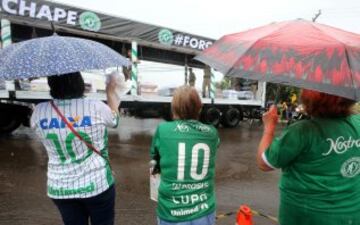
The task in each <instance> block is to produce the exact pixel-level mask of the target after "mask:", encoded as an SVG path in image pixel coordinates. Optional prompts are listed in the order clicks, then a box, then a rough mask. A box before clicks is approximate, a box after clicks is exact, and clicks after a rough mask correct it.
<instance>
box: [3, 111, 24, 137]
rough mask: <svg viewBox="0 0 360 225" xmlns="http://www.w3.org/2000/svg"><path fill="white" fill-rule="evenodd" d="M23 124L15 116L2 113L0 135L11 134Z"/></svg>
mask: <svg viewBox="0 0 360 225" xmlns="http://www.w3.org/2000/svg"><path fill="white" fill-rule="evenodd" d="M20 124H21V121H20V120H19V119H18V118H17V117H16V116H15V115H11V114H9V113H6V112H0V135H4V134H10V133H11V132H13V131H14V130H16V128H18V127H19V126H20Z"/></svg>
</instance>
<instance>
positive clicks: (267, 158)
mask: <svg viewBox="0 0 360 225" xmlns="http://www.w3.org/2000/svg"><path fill="white" fill-rule="evenodd" d="M304 146H305V144H304V140H303V138H302V135H301V131H300V130H299V129H287V130H285V131H284V132H283V133H282V134H281V135H280V136H279V137H278V138H275V139H274V140H273V142H272V143H271V145H270V146H269V148H268V149H267V150H266V151H265V152H264V153H263V155H262V158H263V160H264V162H265V163H266V164H267V165H268V166H269V167H271V168H273V169H275V168H284V167H287V166H289V165H290V164H291V163H292V162H293V160H294V159H295V158H296V157H297V156H298V155H299V154H301V152H302V151H303V150H304Z"/></svg>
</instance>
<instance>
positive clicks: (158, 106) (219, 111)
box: [0, 90, 264, 134]
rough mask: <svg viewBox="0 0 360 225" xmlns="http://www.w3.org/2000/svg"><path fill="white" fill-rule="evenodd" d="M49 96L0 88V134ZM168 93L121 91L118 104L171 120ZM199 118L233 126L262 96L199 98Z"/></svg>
mask: <svg viewBox="0 0 360 225" xmlns="http://www.w3.org/2000/svg"><path fill="white" fill-rule="evenodd" d="M86 97H87V98H91V99H97V100H101V101H106V96H105V93H87V94H86ZM50 99H51V97H50V95H49V93H48V92H44V91H6V90H0V134H4V133H10V132H12V131H13V130H15V129H16V128H17V127H19V126H20V125H21V124H23V125H26V126H28V125H29V118H30V116H31V112H32V109H33V107H34V106H35V105H36V104H37V103H40V102H43V101H48V100H50ZM171 100H172V97H171V96H168V97H164V96H156V95H150V96H136V95H123V96H122V97H121V104H120V106H119V108H120V109H121V111H122V112H124V113H125V114H127V115H130V116H135V117H139V118H155V117H159V118H163V119H165V120H171ZM202 103H203V108H202V113H201V117H200V119H201V121H203V122H205V123H209V124H213V125H214V126H219V125H220V124H221V125H222V126H223V127H230V128H231V127H236V126H237V125H238V124H239V122H240V121H241V120H243V118H244V117H250V118H254V117H255V118H256V117H257V112H259V110H261V109H262V108H263V106H264V104H263V103H264V102H263V101H262V100H238V99H210V98H202Z"/></svg>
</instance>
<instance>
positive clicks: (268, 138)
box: [256, 105, 279, 171]
mask: <svg viewBox="0 0 360 225" xmlns="http://www.w3.org/2000/svg"><path fill="white" fill-rule="evenodd" d="M278 119H279V116H278V114H277V109H276V107H275V106H274V105H272V106H271V107H270V109H269V111H267V112H266V113H264V115H263V117H262V120H263V122H264V133H263V136H262V137H261V140H260V143H259V146H258V150H257V156H256V161H257V164H258V167H259V168H260V169H261V170H263V171H270V170H273V168H271V167H269V166H268V165H267V164H266V163H265V161H264V160H263V158H262V157H263V154H264V152H265V151H266V149H267V148H268V147H269V146H270V145H271V143H272V141H273V139H274V135H275V128H276V125H277V123H278Z"/></svg>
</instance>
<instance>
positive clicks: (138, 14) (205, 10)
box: [57, 0, 360, 87]
mask: <svg viewBox="0 0 360 225" xmlns="http://www.w3.org/2000/svg"><path fill="white" fill-rule="evenodd" d="M57 1H58V2H62V3H65V4H70V5H74V6H79V7H82V8H86V9H91V10H94V11H98V12H103V13H106V14H111V15H114V16H119V17H124V18H128V19H132V20H137V21H140V22H145V23H151V24H154V25H159V26H164V27H169V28H172V29H176V30H180V31H184V32H189V33H192V34H197V35H201V36H205V37H209V38H214V39H218V38H220V37H221V36H222V35H225V34H229V33H236V32H240V31H244V30H247V29H250V28H254V27H257V26H261V25H265V24H268V23H271V22H274V21H282V20H292V19H297V18H303V19H309V20H311V18H312V17H314V15H315V14H316V13H317V12H318V10H319V9H321V10H322V14H321V15H320V17H319V18H318V19H317V22H319V23H324V24H327V25H331V26H335V27H338V28H342V29H345V30H348V31H352V32H355V33H360V0H247V1H244V0H221V1H216V0H212V1H210V0H181V1H171V0H141V1H140V0H130V1H124V0H91V1H89V0H57ZM141 69H142V71H141ZM170 70H174V71H175V72H172V73H170ZM154 71H155V72H154ZM140 73H141V77H142V80H143V81H144V82H153V81H154V80H163V82H161V83H158V84H159V85H160V86H165V85H170V86H171V85H179V84H181V82H183V80H184V77H183V68H180V67H170V68H169V67H168V66H163V65H157V64H148V63H145V62H144V63H142V65H141V67H140ZM195 73H196V74H197V78H198V79H197V86H198V87H200V86H201V77H202V74H203V73H202V71H199V70H195ZM165 76H166V77H168V76H171V79H159V78H160V77H165ZM218 79H219V78H218Z"/></svg>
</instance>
